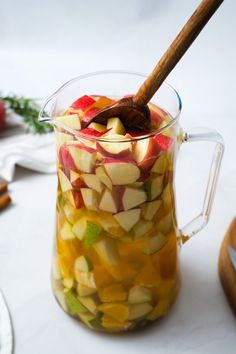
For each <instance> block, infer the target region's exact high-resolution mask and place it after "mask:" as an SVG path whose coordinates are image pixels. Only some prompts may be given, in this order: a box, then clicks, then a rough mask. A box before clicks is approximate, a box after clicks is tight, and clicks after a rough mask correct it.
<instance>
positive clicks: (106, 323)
mask: <svg viewBox="0 0 236 354" xmlns="http://www.w3.org/2000/svg"><path fill="white" fill-rule="evenodd" d="M131 325H132V323H131V322H128V321H125V322H122V323H121V322H119V321H116V320H115V319H114V318H112V317H110V316H108V315H103V316H102V326H103V327H104V328H107V329H110V330H112V331H118V332H119V331H123V330H127V329H128V328H129V327H130V326H131Z"/></svg>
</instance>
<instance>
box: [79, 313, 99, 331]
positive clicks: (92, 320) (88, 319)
mask: <svg viewBox="0 0 236 354" xmlns="http://www.w3.org/2000/svg"><path fill="white" fill-rule="evenodd" d="M79 318H80V319H81V321H82V322H84V323H85V324H86V325H87V326H88V327H89V328H91V329H99V328H100V327H101V324H100V320H99V319H98V318H97V317H96V316H94V315H92V314H91V313H80V314H79Z"/></svg>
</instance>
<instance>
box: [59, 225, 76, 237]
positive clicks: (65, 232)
mask: <svg viewBox="0 0 236 354" xmlns="http://www.w3.org/2000/svg"><path fill="white" fill-rule="evenodd" d="M60 236H61V238H62V240H72V239H73V238H75V234H74V233H73V232H72V227H71V225H70V224H69V223H68V222H67V221H65V222H64V224H63V226H62V228H61V230H60Z"/></svg>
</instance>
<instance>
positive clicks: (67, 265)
mask: <svg viewBox="0 0 236 354" xmlns="http://www.w3.org/2000/svg"><path fill="white" fill-rule="evenodd" d="M58 264H59V269H60V273H61V275H62V277H63V278H73V277H74V260H73V258H71V257H68V256H59V258H58Z"/></svg>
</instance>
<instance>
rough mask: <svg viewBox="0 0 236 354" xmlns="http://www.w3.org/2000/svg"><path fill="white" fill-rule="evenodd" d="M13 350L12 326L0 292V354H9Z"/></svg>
mask: <svg viewBox="0 0 236 354" xmlns="http://www.w3.org/2000/svg"><path fill="white" fill-rule="evenodd" d="M12 350H13V331H12V324H11V319H10V315H9V311H8V308H7V304H6V302H5V300H4V297H3V295H2V293H1V291H0V354H11V353H12Z"/></svg>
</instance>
